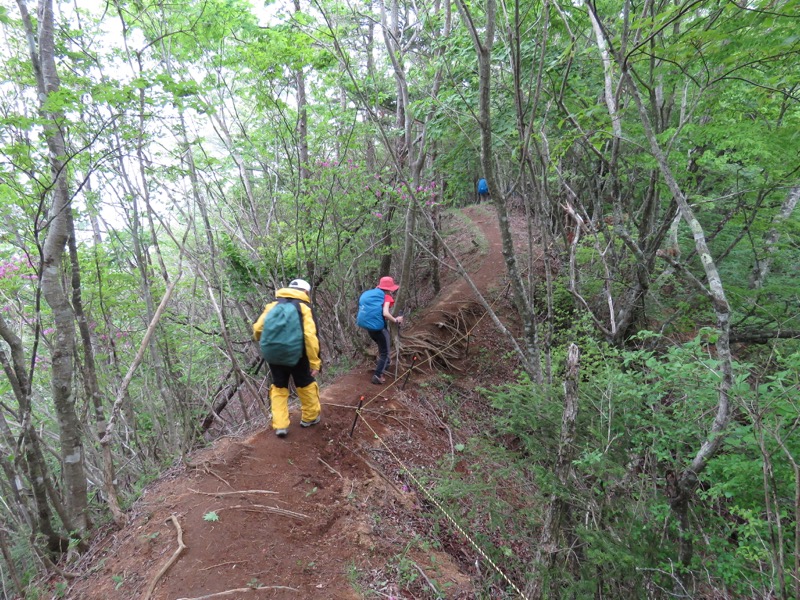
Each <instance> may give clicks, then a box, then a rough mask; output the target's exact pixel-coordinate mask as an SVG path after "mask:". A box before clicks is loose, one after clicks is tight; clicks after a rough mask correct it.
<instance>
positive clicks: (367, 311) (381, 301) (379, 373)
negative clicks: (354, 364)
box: [356, 277, 403, 385]
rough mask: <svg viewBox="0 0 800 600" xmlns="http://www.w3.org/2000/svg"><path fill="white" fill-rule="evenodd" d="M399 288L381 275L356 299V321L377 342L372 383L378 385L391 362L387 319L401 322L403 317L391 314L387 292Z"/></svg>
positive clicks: (392, 299) (391, 300)
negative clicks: (372, 285) (376, 283)
mask: <svg viewBox="0 0 800 600" xmlns="http://www.w3.org/2000/svg"><path fill="white" fill-rule="evenodd" d="M399 288H400V286H399V285H397V284H396V283H395V282H394V279H392V278H391V277H381V280H380V282H379V283H378V285H377V287H375V288H373V289H371V290H367V291H366V292H364V293H363V294H361V297H360V298H359V299H358V317H357V319H356V322H357V323H358V326H359V327H363V328H364V329H366V330H367V333H368V334H369V337H371V338H372V341H373V342H375V343H376V344H378V363H377V365H376V366H375V374H374V375H373V376H372V383H374V384H375V385H380V384H382V383H385V381H386V380H385V379H384V377H383V373H384V371H385V370H386V368H387V367H388V366H389V363H390V362H391V359H390V355H391V350H392V349H391V344H390V341H389V340H390V336H389V329H388V326H387V324H386V322H387V321H391V322H392V323H398V324H401V323H402V322H403V317H395V316H392V312H391V309H392V306H394V298H392V296H391V294H390V293H389V292H396V291H397V290H398V289H399Z"/></svg>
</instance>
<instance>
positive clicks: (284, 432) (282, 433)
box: [275, 429, 289, 438]
mask: <svg viewBox="0 0 800 600" xmlns="http://www.w3.org/2000/svg"><path fill="white" fill-rule="evenodd" d="M288 433H289V430H288V429H276V430H275V435H277V436H278V437H279V438H285V437H286V435H287V434H288Z"/></svg>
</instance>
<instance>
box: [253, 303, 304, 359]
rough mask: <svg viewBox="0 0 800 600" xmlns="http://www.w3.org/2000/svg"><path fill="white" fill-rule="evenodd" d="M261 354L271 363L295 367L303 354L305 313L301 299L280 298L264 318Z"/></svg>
mask: <svg viewBox="0 0 800 600" xmlns="http://www.w3.org/2000/svg"><path fill="white" fill-rule="evenodd" d="M260 345H261V356H263V357H264V360H265V361H267V363H268V364H270V365H281V366H284V367H293V366H295V365H296V364H297V363H298V362H300V358H301V357H302V356H303V350H304V349H305V339H304V337H303V313H302V312H301V309H300V301H299V300H290V299H288V298H278V303H277V304H276V305H275V306H273V307H272V309H271V310H270V311H269V312H268V313H267V316H266V318H265V319H264V329H263V330H262V331H261V341H260Z"/></svg>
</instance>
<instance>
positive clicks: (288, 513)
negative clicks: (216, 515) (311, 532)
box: [217, 504, 309, 519]
mask: <svg viewBox="0 0 800 600" xmlns="http://www.w3.org/2000/svg"><path fill="white" fill-rule="evenodd" d="M234 508H239V509H241V510H249V511H252V512H272V513H275V514H277V515H283V516H284V517H295V518H297V519H308V518H309V517H308V515H304V514H303V513H299V512H294V511H293V510H286V509H285V508H278V507H276V506H265V505H263V504H253V505H251V506H244V505H242V504H237V505H236V506H223V507H222V508H219V509H217V512H219V511H221V510H231V509H234Z"/></svg>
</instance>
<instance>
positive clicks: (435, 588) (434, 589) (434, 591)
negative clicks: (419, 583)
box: [411, 562, 441, 597]
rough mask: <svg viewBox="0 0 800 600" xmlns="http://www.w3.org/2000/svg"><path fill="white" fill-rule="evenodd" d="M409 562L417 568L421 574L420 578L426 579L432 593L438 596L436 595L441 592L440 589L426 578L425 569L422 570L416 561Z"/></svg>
mask: <svg viewBox="0 0 800 600" xmlns="http://www.w3.org/2000/svg"><path fill="white" fill-rule="evenodd" d="M411 564H412V565H414V567H415V568H416V569H417V571H419V574H420V575H422V578H423V579H424V580H425V581H427V582H428V585H429V586H431V589H432V590H433V593H434V594H436V596H437V597H438V596H439V594H441V592H440V591H439V589H438V588H437V587H436V586H435V585H434V583H433V582H432V581H431V580H430V579H428V576H427V575H425V571H423V570H422V567H420V566H419V565H418V564H417V563H415V562H412V563H411Z"/></svg>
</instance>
